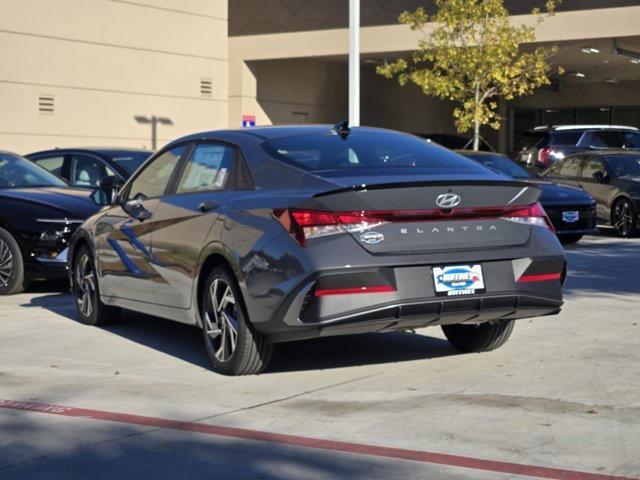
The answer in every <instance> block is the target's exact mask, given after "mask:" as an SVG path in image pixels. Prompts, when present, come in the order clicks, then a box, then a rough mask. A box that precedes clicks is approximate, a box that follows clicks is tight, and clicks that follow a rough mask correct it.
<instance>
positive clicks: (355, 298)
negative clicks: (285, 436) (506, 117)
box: [69, 125, 565, 375]
mask: <svg viewBox="0 0 640 480" xmlns="http://www.w3.org/2000/svg"><path fill="white" fill-rule="evenodd" d="M100 191H101V190H97V191H96V193H95V194H94V198H95V197H96V195H97V193H98V192H100ZM539 195H540V189H538V188H537V187H536V186H534V185H531V184H530V183H522V182H518V181H515V180H510V179H507V178H505V177H504V176H503V175H500V174H498V173H495V172H492V171H491V170H489V169H486V168H484V167H482V166H480V165H478V164H477V163H475V162H473V161H471V160H469V159H467V158H464V157H462V156H460V155H457V154H456V153H453V152H451V151H449V150H447V149H444V148H442V147H439V146H437V145H434V144H429V143H427V142H425V141H424V140H422V139H420V138H418V137H414V136H412V135H406V134H401V133H397V132H392V131H387V130H379V129H372V128H362V127H359V128H352V129H349V128H348V127H347V126H345V125H339V126H336V127H330V126H305V127H260V128H252V129H245V130H239V131H233V130H230V131H218V132H209V133H199V134H196V135H191V136H188V137H184V138H181V139H179V140H176V141H174V142H172V143H171V144H169V145H168V146H166V147H165V148H163V149H162V150H161V151H160V152H158V153H157V154H156V155H154V156H153V157H152V158H151V159H150V160H148V161H147V162H146V163H145V164H144V165H143V166H142V167H141V168H140V169H139V170H138V171H137V172H136V173H135V174H134V176H133V177H132V178H131V179H129V181H128V182H127V184H126V185H125V186H124V187H123V188H122V189H121V190H120V192H119V193H118V195H117V196H116V197H115V198H114V200H113V203H112V204H111V205H110V206H109V207H108V208H105V209H103V210H102V211H100V212H99V213H98V214H97V215H94V216H93V217H91V218H90V219H88V220H87V222H86V223H85V224H84V225H82V227H81V228H80V229H78V230H77V231H76V233H75V235H74V238H73V246H72V249H71V254H70V255H69V262H70V268H71V271H72V272H73V276H72V282H73V292H74V295H75V298H76V303H77V307H78V312H79V315H80V318H81V319H82V320H83V321H84V322H86V323H88V324H93V325H98V324H104V323H107V322H110V321H113V320H116V319H117V318H118V316H119V313H120V309H121V308H125V309H132V310H136V311H139V312H145V313H148V314H152V315H157V316H160V317H164V318H168V319H172V320H176V321H178V322H184V323H187V324H192V325H198V326H199V327H201V328H202V330H203V335H204V341H205V345H206V348H207V351H208V353H209V356H210V358H211V361H212V363H213V367H214V369H215V370H216V371H218V372H222V373H225V374H234V375H237V374H249V373H256V372H259V371H261V370H262V369H263V368H264V367H265V366H266V364H267V362H268V360H269V356H270V353H271V350H272V345H273V344H274V343H276V342H284V341H291V340H299V339H306V338H314V337H318V336H326V335H346V334H353V333H361V332H384V331H391V330H402V329H413V328H419V327H424V326H428V325H443V329H444V332H445V334H446V336H447V338H448V339H449V341H450V342H451V343H452V344H453V345H455V346H456V347H457V348H459V349H460V350H462V351H467V352H479V351H486V350H491V349H494V348H497V347H499V346H500V345H502V344H503V343H504V342H505V341H506V340H507V338H508V337H509V335H510V334H511V330H512V329H513V324H514V320H516V319H519V318H529V317H536V316H540V315H551V314H555V313H557V312H559V311H560V308H561V305H562V288H561V285H562V282H563V279H564V272H565V260H564V256H563V249H562V246H561V245H560V243H559V242H558V239H557V238H556V236H555V235H554V234H553V231H552V226H551V224H550V222H549V219H548V218H547V216H546V215H545V213H544V210H543V209H542V207H541V206H540V204H539V203H538V197H539Z"/></svg>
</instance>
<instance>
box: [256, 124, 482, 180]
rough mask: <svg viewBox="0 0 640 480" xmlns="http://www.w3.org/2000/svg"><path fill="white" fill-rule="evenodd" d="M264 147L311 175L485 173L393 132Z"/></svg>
mask: <svg viewBox="0 0 640 480" xmlns="http://www.w3.org/2000/svg"><path fill="white" fill-rule="evenodd" d="M263 148H264V149H265V150H266V151H267V152H268V153H269V154H270V155H271V156H272V157H273V158H275V159H277V160H280V161H283V162H285V163H288V164H291V165H293V166H295V167H298V168H301V169H303V170H306V171H310V172H322V171H330V170H349V171H358V170H364V169H378V170H380V171H389V170H394V169H398V170H399V169H416V170H417V169H421V170H424V169H429V170H432V169H443V168H445V169H454V170H456V171H458V172H460V173H475V172H477V173H483V172H484V173H486V170H485V169H484V168H483V167H481V166H479V165H477V164H476V163H475V162H473V161H472V160H468V159H466V158H464V157H462V156H460V155H458V154H456V153H453V152H451V151H449V150H446V149H444V148H442V147H439V146H437V145H434V144H433V143H428V142H426V141H425V140H422V139H420V138H418V137H413V136H411V135H403V134H398V133H391V132H371V131H369V132H359V131H352V132H351V133H350V134H349V135H347V136H340V135H338V134H337V133H334V132H329V133H326V134H309V135H298V136H293V137H285V138H277V139H274V140H269V141H267V142H265V143H263Z"/></svg>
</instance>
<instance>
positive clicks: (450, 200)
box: [436, 193, 462, 208]
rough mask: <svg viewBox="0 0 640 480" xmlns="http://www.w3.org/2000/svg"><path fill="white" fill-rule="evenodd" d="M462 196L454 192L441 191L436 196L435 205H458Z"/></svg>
mask: <svg viewBox="0 0 640 480" xmlns="http://www.w3.org/2000/svg"><path fill="white" fill-rule="evenodd" d="M461 202H462V198H461V197H460V195H456V194H455V193H443V194H442V195H438V198H436V205H437V206H439V207H440V208H453V207H457V206H458V205H460V203H461Z"/></svg>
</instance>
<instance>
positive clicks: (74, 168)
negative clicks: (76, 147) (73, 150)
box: [70, 155, 116, 187]
mask: <svg viewBox="0 0 640 480" xmlns="http://www.w3.org/2000/svg"><path fill="white" fill-rule="evenodd" d="M70 176H71V179H70V181H71V184H72V185H76V186H79V187H97V186H98V183H99V182H100V180H102V179H103V178H106V177H115V176H116V174H115V172H114V171H113V170H111V169H110V168H109V167H107V166H106V165H105V164H104V163H103V162H102V161H101V160H100V159H98V158H95V157H91V156H89V155H72V156H71V174H70Z"/></svg>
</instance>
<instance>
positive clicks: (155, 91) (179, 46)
mask: <svg viewBox="0 0 640 480" xmlns="http://www.w3.org/2000/svg"><path fill="white" fill-rule="evenodd" d="M361 2H362V6H361V9H362V19H361V21H362V31H361V48H362V59H361V72H362V111H361V117H362V124H363V125H374V126H381V127H387V128H394V129H399V130H403V131H407V132H412V133H455V128H454V126H453V122H452V119H451V111H452V106H451V105H450V104H449V103H447V102H445V101H441V100H436V99H433V98H429V97H425V96H424V95H422V93H421V92H420V91H419V89H418V88H417V87H415V86H412V85H410V86H406V87H400V86H399V85H398V83H397V81H395V80H386V79H384V78H382V77H380V76H379V75H377V74H376V72H375V69H376V66H377V65H380V64H381V63H383V62H384V61H385V60H392V59H395V58H398V57H401V56H406V55H409V54H410V52H411V51H412V50H413V49H414V48H415V47H416V45H417V42H418V39H419V34H418V33H416V32H411V31H410V30H409V29H408V28H407V27H404V26H402V25H398V24H397V17H398V14H399V13H400V12H402V11H403V10H412V9H415V8H416V7H418V6H420V5H424V6H426V7H428V8H432V2H430V1H428V0H361ZM348 3H349V2H348V0H228V1H227V0H181V1H179V2H178V1H176V0H56V1H55V2H52V1H50V0H20V1H17V0H0V46H1V48H0V62H1V63H0V64H1V65H2V68H1V70H0V149H3V150H13V151H16V152H18V153H28V152H30V151H33V150H36V149H43V148H51V147H55V146H59V147H63V146H80V145H122V146H132V147H149V146H150V143H151V141H150V131H151V128H150V126H149V124H148V123H146V122H147V120H148V119H149V118H151V117H152V116H156V117H162V118H163V119H165V121H164V123H163V124H161V125H159V127H158V144H159V145H162V144H164V143H166V142H167V141H169V140H171V139H173V138H176V137H179V136H181V135H184V134H186V133H190V132H194V131H198V130H212V129H220V128H240V127H242V125H243V121H244V124H245V125H251V124H253V123H254V121H255V123H257V124H258V125H265V124H290V123H332V124H333V123H336V122H337V121H338V120H341V119H344V118H345V117H346V116H347V110H348V96H347V86H348V66H347V53H348V30H347V23H348ZM505 3H506V5H507V7H508V8H509V11H510V12H511V13H512V15H513V21H514V22H518V23H528V24H533V23H534V22H535V18H534V17H532V16H531V15H529V14H528V12H529V11H530V10H531V9H532V8H533V7H536V6H542V4H543V3H544V1H543V0H537V1H534V0H506V2H505ZM537 41H538V42H539V43H544V44H555V45H557V46H558V47H559V54H558V55H557V57H556V58H554V60H553V61H554V63H555V64H557V65H559V66H562V67H563V68H564V69H565V70H566V72H567V73H566V74H565V75H563V76H561V77H559V78H554V81H553V85H552V86H550V87H548V88H545V89H541V90H539V91H538V92H536V93H535V94H533V95H530V96H527V97H523V98H520V99H517V100H515V101H512V102H503V103H502V104H501V105H500V108H501V112H502V115H503V117H504V119H505V121H504V123H503V127H502V129H501V130H500V131H499V132H487V135H486V136H487V139H488V140H489V141H490V143H492V144H493V145H494V146H495V147H496V148H498V149H500V150H501V151H509V150H510V149H511V148H512V147H513V145H514V143H515V142H516V141H517V139H518V138H519V136H520V135H522V132H524V131H525V130H527V129H529V128H531V127H533V126H536V125H539V124H560V123H563V124H564V123H598V124H609V123H613V124H626V125H635V126H640V0H637V1H636V0H564V2H563V3H562V5H561V7H560V9H559V11H558V13H557V14H556V15H555V16H554V17H553V18H551V19H549V20H547V21H546V22H545V23H544V24H542V25H541V26H540V27H539V29H538V37H537Z"/></svg>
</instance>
